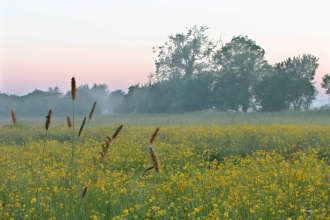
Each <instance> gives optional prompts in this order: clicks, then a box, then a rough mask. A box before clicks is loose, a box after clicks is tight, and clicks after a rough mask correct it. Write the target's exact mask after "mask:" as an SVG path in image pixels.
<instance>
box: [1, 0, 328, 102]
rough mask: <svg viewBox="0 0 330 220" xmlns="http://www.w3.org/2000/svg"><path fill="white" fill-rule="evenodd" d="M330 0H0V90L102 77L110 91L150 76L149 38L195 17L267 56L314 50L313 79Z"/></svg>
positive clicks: (216, 34)
mask: <svg viewBox="0 0 330 220" xmlns="http://www.w3.org/2000/svg"><path fill="white" fill-rule="evenodd" d="M329 11H330V1H329V0H267V1H264V0H249V1H246V0H232V1H229V0H212V1H211V0H203V1H202V0H200V1H197V0H182V1H179V0H166V1H155V0H134V1H133V0H131V1H129V0H121V1H113V0H108V1H102V0H96V1H84V0H81V1H68V0H57V1H47V0H43V1H35V0H22V1H20V0H1V1H0V91H1V92H2V93H9V94H16V95H25V94H27V93H29V92H32V91H33V90H34V89H40V90H48V88H49V87H55V86H59V88H60V90H61V91H62V92H66V91H68V90H69V89H70V80H71V78H72V77H73V76H74V77H75V78H76V81H77V85H78V86H79V85H82V84H88V85H89V86H92V85H93V84H94V83H97V84H103V83H105V84H107V85H108V88H109V90H110V91H114V90H116V89H122V90H124V91H127V89H128V87H129V86H131V85H134V84H137V83H140V84H144V83H146V82H147V81H148V75H149V74H150V72H154V71H155V60H156V59H157V54H155V53H153V52H152V48H153V47H154V46H161V45H163V44H164V43H165V42H166V41H167V39H168V36H170V35H175V34H176V33H186V32H187V28H190V27H192V26H194V25H198V26H208V27H209V28H210V29H209V30H208V31H207V35H208V36H209V38H210V39H213V40H214V41H216V40H218V39H220V38H221V40H222V42H223V43H224V44H225V43H228V42H230V40H231V39H232V38H233V37H234V36H239V35H242V36H248V38H250V39H253V40H254V41H255V42H256V44H257V45H259V46H261V47H262V48H263V49H264V50H265V51H266V55H265V56H266V59H267V60H268V61H269V63H270V64H275V63H277V62H281V61H284V60H286V59H287V58H289V57H293V56H299V55H303V54H304V53H305V54H312V55H314V56H316V57H318V58H319V64H320V66H319V68H318V70H317V72H316V77H315V85H316V87H317V88H318V90H319V91H320V92H319V95H318V99H326V98H327V96H326V95H325V94H324V90H323V89H321V86H320V82H321V79H322V76H323V75H325V74H326V73H330V28H329V22H330V19H329V18H330V17H329Z"/></svg>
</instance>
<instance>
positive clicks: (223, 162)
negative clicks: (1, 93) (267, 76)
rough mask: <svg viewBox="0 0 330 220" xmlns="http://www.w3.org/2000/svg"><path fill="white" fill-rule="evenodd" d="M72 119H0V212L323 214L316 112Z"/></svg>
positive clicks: (320, 114) (326, 174)
mask: <svg viewBox="0 0 330 220" xmlns="http://www.w3.org/2000/svg"><path fill="white" fill-rule="evenodd" d="M82 121H83V118H82V117H76V118H75V121H74V122H75V123H74V124H75V125H74V126H75V130H74V131H73V127H71V128H69V127H68V125H67V120H66V118H65V117H63V118H62V117H56V118H52V121H51V123H50V125H49V128H48V130H46V129H45V119H38V118H36V119H27V118H25V119H20V118H19V117H18V118H17V123H16V124H15V125H14V124H13V122H12V121H11V118H10V116H9V117H8V118H7V119H2V120H0V129H1V132H0V173H1V177H0V204H2V205H1V206H0V219H8V220H9V219H70V220H71V219H242V220H243V219H330V217H329V216H330V198H329V196H330V148H329V146H330V123H329V122H330V113H329V112H327V111H310V112H308V111H306V112H282V113H247V114H241V113H228V112H227V113H224V112H218V111H202V112H195V113H189V114H181V115H161V114H150V115H138V114H122V115H94V116H93V118H92V119H90V120H89V119H87V122H86V125H85V126H84V128H83V130H82V134H81V135H80V137H79V138H78V133H79V128H80V125H81V123H82ZM120 125H123V127H122V129H121V130H120V132H118V134H117V136H116V137H115V138H113V135H114V134H115V133H116V130H117V129H118V127H119V126H120ZM157 127H159V128H160V129H159V132H158V134H157V135H155V139H154V140H153V142H152V147H153V149H154V150H155V152H156V155H157V158H158V159H159V162H160V164H159V166H160V167H159V170H158V172H157V171H156V169H150V170H148V171H146V169H147V168H148V167H150V166H151V165H155V164H153V161H152V157H151V156H150V142H151V137H152V136H153V134H154V132H155V130H156V128H157ZM106 136H108V137H109V138H105V137H106Z"/></svg>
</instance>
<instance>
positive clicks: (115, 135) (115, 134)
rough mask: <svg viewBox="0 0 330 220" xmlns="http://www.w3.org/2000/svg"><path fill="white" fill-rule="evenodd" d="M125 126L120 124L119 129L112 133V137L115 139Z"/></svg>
mask: <svg viewBox="0 0 330 220" xmlns="http://www.w3.org/2000/svg"><path fill="white" fill-rule="evenodd" d="M123 127H124V125H120V126H119V127H118V128H117V130H116V131H115V133H114V134H113V135H112V138H113V139H115V138H116V137H117V136H118V134H119V132H120V131H121V129H123Z"/></svg>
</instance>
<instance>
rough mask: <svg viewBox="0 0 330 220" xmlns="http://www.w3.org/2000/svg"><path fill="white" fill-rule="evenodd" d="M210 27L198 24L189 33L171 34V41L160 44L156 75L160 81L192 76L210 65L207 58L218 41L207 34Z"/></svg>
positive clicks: (155, 50)
mask: <svg viewBox="0 0 330 220" xmlns="http://www.w3.org/2000/svg"><path fill="white" fill-rule="evenodd" d="M207 29H208V27H205V26H201V27H197V26H196V25H195V26H193V27H192V28H190V29H189V30H188V32H187V34H176V35H174V36H173V35H172V36H169V37H168V38H169V42H168V43H167V42H165V45H164V46H160V47H159V48H158V50H157V49H156V48H153V49H154V52H155V53H156V52H157V51H158V59H157V60H156V61H155V64H156V72H155V76H156V78H157V80H158V81H164V80H170V79H172V78H182V77H186V78H191V77H192V76H193V75H194V74H196V73H197V72H198V71H201V70H204V69H206V68H207V67H208V60H207V58H208V57H209V56H210V55H211V54H212V52H213V50H214V48H215V47H216V46H217V42H216V43H213V42H212V41H210V40H209V39H208V37H207V36H206V35H205V31H206V30H207Z"/></svg>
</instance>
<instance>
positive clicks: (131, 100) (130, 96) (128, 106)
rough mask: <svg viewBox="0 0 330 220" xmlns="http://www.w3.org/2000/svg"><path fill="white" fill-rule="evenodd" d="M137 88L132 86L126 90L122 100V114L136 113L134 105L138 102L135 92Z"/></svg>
mask: <svg viewBox="0 0 330 220" xmlns="http://www.w3.org/2000/svg"><path fill="white" fill-rule="evenodd" d="M139 88H140V85H139V84H135V85H132V86H130V87H129V88H128V93H127V94H126V95H125V96H124V98H123V109H122V110H123V112H125V113H128V112H136V103H137V100H138V97H137V90H138V89H139Z"/></svg>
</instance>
